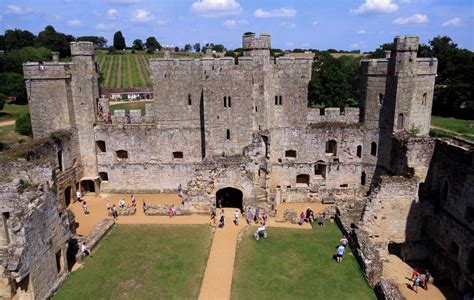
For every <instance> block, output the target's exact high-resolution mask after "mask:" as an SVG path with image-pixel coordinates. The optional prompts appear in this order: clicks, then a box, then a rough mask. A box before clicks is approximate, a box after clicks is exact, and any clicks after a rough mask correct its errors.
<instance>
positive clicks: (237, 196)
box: [216, 187, 244, 212]
mask: <svg viewBox="0 0 474 300" xmlns="http://www.w3.org/2000/svg"><path fill="white" fill-rule="evenodd" d="M219 203H221V204H222V208H224V207H234V208H238V209H240V211H241V212H242V211H243V208H244V207H243V194H242V192H241V191H240V190H238V189H235V188H231V187H227V188H223V189H220V190H218V191H217V193H216V207H217V208H219Z"/></svg>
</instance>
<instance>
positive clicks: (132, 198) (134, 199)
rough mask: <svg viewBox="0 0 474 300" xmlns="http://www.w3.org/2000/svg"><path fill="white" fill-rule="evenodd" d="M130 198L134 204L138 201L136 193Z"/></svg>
mask: <svg viewBox="0 0 474 300" xmlns="http://www.w3.org/2000/svg"><path fill="white" fill-rule="evenodd" d="M130 200H131V201H132V206H135V202H136V201H137V199H136V198H135V196H134V195H131V196H130Z"/></svg>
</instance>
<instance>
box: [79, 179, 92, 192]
mask: <svg viewBox="0 0 474 300" xmlns="http://www.w3.org/2000/svg"><path fill="white" fill-rule="evenodd" d="M81 187H82V191H83V192H92V193H95V185H94V181H93V180H83V181H81Z"/></svg>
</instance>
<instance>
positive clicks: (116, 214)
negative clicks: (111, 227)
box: [112, 204, 118, 220]
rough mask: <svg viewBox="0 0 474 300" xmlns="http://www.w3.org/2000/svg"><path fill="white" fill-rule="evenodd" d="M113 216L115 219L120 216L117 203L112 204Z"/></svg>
mask: <svg viewBox="0 0 474 300" xmlns="http://www.w3.org/2000/svg"><path fill="white" fill-rule="evenodd" d="M112 217H113V218H114V220H116V219H117V218H118V212H117V207H115V204H114V205H112Z"/></svg>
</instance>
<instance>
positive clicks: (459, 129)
mask: <svg viewBox="0 0 474 300" xmlns="http://www.w3.org/2000/svg"><path fill="white" fill-rule="evenodd" d="M469 124H473V125H474V120H460V119H455V118H444V117H438V116H432V117H431V132H430V133H431V135H434V136H442V137H443V136H444V137H452V136H458V137H461V138H464V139H467V140H471V141H474V127H468V125H469Z"/></svg>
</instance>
